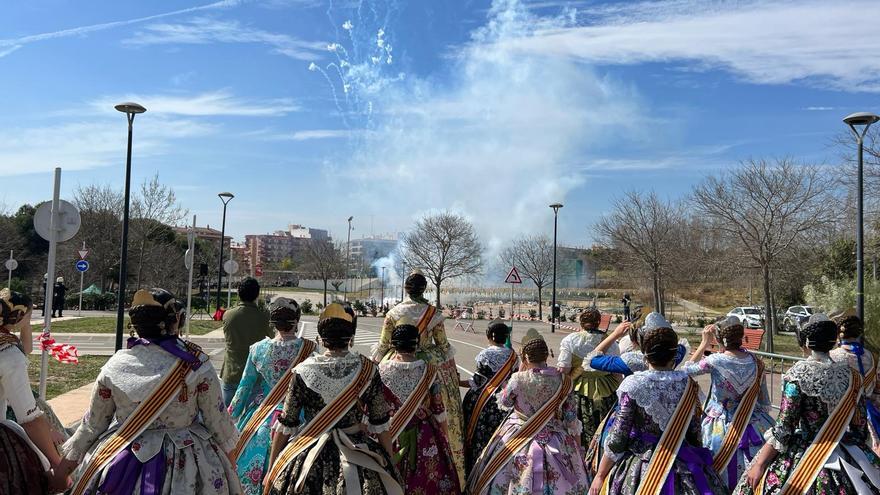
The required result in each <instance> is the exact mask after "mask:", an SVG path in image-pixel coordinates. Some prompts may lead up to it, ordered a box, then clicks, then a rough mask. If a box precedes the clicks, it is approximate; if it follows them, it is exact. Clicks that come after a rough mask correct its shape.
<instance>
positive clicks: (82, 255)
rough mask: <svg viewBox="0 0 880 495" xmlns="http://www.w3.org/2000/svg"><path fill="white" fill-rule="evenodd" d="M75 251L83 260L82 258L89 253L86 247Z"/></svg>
mask: <svg viewBox="0 0 880 495" xmlns="http://www.w3.org/2000/svg"><path fill="white" fill-rule="evenodd" d="M77 253H79V259H81V260H84V259H86V256H88V255H89V250H88V249H80V250H79V251H77Z"/></svg>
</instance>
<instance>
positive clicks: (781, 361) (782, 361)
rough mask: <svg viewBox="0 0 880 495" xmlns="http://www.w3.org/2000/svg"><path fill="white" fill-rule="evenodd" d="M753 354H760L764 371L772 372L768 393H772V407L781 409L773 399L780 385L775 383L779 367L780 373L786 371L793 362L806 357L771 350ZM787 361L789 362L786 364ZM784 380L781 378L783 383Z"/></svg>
mask: <svg viewBox="0 0 880 495" xmlns="http://www.w3.org/2000/svg"><path fill="white" fill-rule="evenodd" d="M752 354H755V355H756V356H760V357H761V358H762V359H763V360H764V365H765V366H764V370H765V371H764V372H765V373H767V372H769V373H770V383H768V384H767V393H768V394H769V395H770V407H772V408H774V409H776V410H777V411H778V410H779V406H777V405H776V401H774V400H773V394H775V393H776V392H777V391H778V390H779V387H778V386H776V384H775V383H774V379H775V377H776V372H777V369H778V370H779V374H782V373H785V371H786V370H787V369H788V368H790V367H791V365H792V364H794V363H796V362H798V361H803V360H804V359H806V358H802V357H798V356H788V355H785V354H773V353H771V352H761V351H752ZM786 361H788V362H789V364H788V365H787V366H786ZM781 382H782V380H780V385H781Z"/></svg>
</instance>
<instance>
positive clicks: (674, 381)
mask: <svg viewBox="0 0 880 495" xmlns="http://www.w3.org/2000/svg"><path fill="white" fill-rule="evenodd" d="M687 383H688V374H687V373H685V372H684V371H679V370H671V371H654V370H648V371H640V372H638V373H635V374H633V375H630V376H628V377H626V378H624V379H623V382H621V384H620V387H619V388H618V389H617V396H618V398H619V397H622V396H623V394H626V395H628V396H629V397H630V398H631V399H632V400H634V401H635V402H636V404H637V405H638V406H639V407H641V408H642V409H644V410H645V414H647V415H648V417H650V418H651V420H652V421H654V423H655V424H656V425H657V426H659V427H660V429H661V430H662V429H663V428H666V425H667V424H669V420H670V419H672V414H673V413H674V412H675V408H676V406H678V401H679V400H681V396H682V394H684V389H685V387H686V386H687Z"/></svg>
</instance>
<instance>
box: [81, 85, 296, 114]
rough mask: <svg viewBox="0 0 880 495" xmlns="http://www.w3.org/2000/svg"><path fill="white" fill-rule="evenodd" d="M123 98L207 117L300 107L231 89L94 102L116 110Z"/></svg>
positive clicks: (163, 111) (279, 111) (103, 109)
mask: <svg viewBox="0 0 880 495" xmlns="http://www.w3.org/2000/svg"><path fill="white" fill-rule="evenodd" d="M122 101H135V102H137V103H140V104H141V105H143V106H144V107H145V108H146V109H147V111H148V112H150V113H157V114H169V115H185V116H192V117H205V116H212V115H225V116H235V117H277V116H282V115H286V114H288V113H291V112H295V111H298V110H299V106H297V105H296V104H295V103H294V102H293V100H291V99H289V98H279V99H275V100H259V101H254V100H245V99H241V98H237V97H235V96H233V95H232V94H231V93H229V92H228V91H212V92H207V93H201V94H194V95H184V94H181V95H177V94H165V95H161V94H160V95H124V96H112V97H111V96H107V97H103V98H100V99H98V100H96V101H93V102H92V103H91V106H92V108H93V109H95V110H98V111H101V112H112V111H114V110H113V106H114V105H116V104H117V103H119V102H122Z"/></svg>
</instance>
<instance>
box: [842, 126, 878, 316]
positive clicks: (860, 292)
mask: <svg viewBox="0 0 880 495" xmlns="http://www.w3.org/2000/svg"><path fill="white" fill-rule="evenodd" d="M878 120H880V117H878V116H877V115H874V114H873V113H868V112H857V113H854V114H850V115H847V116H846V117H844V118H843V122H844V123H845V124H846V125H848V126H849V128H850V129H852V132H853V134H854V135H855V136H856V142H857V143H858V145H859V171H858V185H857V186H856V187H857V188H858V200H857V201H856V217H857V218H856V314H857V315H858V317H859V319H860V320H862V321H865V273H864V269H863V265H864V257H865V250H864V240H865V235H864V203H865V201H864V194H863V189H864V179H863V175H864V174H863V169H864V164H863V161H864V157H863V155H864V151H865V134H867V133H868V128H869V127H871V124H873V123H874V122H877V121H878ZM857 127H862V129H861V132H859V129H857Z"/></svg>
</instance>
